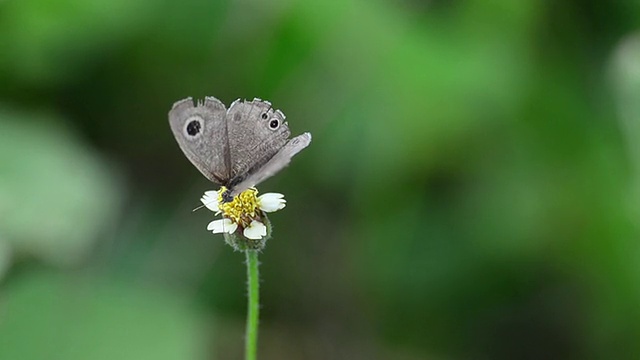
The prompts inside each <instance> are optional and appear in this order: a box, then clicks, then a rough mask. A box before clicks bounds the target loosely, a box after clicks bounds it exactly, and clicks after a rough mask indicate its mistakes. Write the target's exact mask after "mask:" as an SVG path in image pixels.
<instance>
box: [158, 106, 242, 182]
mask: <svg viewBox="0 0 640 360" xmlns="http://www.w3.org/2000/svg"><path fill="white" fill-rule="evenodd" d="M226 112H227V110H226V108H225V106H224V104H223V103H222V102H220V101H219V100H218V99H216V98H214V97H207V98H205V101H204V102H198V104H194V103H193V100H192V99H191V98H190V97H189V98H186V99H183V100H180V101H177V102H176V103H174V104H173V107H172V108H171V111H169V123H170V124H171V130H172V132H173V135H174V136H175V138H176V141H177V142H178V145H179V146H180V149H182V151H183V152H184V154H185V155H186V156H187V158H188V159H189V160H190V161H191V163H192V164H193V165H195V167H196V168H197V169H198V170H200V172H201V173H202V174H203V175H204V176H205V177H206V178H207V179H209V180H211V181H213V182H215V183H218V184H222V185H226V183H227V181H228V180H229V173H230V171H229V169H228V168H227V165H226V162H225V157H228V156H229V150H228V147H227V142H226V128H225V115H226Z"/></svg>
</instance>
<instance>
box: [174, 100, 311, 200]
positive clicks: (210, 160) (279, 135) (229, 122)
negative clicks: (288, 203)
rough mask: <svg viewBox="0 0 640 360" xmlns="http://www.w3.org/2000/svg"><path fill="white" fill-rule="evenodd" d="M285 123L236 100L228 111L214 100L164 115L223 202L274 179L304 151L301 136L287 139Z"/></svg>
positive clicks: (177, 106) (306, 139)
mask: <svg viewBox="0 0 640 360" xmlns="http://www.w3.org/2000/svg"><path fill="white" fill-rule="evenodd" d="M285 119H286V117H285V116H284V114H283V113H282V111H280V110H275V109H273V107H272V106H271V103H270V102H268V101H264V100H261V99H257V98H256V99H253V100H251V101H247V100H242V101H241V100H240V99H238V100H236V101H234V102H233V103H232V104H231V106H229V108H228V109H227V108H226V107H225V106H224V104H223V103H222V102H221V101H220V100H218V99H216V98H215V97H212V96H208V97H205V99H204V101H198V102H197V103H194V102H193V99H192V98H190V97H188V98H186V99H182V100H180V101H177V102H175V103H174V104H173V106H172V107H171V110H170V111H169V124H170V125H171V131H172V132H173V135H174V136H175V138H176V141H177V142H178V145H179V146H180V149H182V151H183V152H184V154H185V156H186V157H187V158H188V159H189V160H190V161H191V163H192V164H193V165H194V166H195V167H196V168H197V169H198V170H200V172H201V173H202V174H203V175H204V176H205V177H206V178H207V179H209V180H210V181H212V182H214V183H216V184H218V185H221V186H224V187H226V188H227V191H226V192H225V193H224V194H223V202H229V201H231V200H232V199H233V197H235V196H236V195H238V194H240V193H242V192H243V191H244V190H247V189H248V188H250V187H253V186H256V185H257V184H258V183H260V182H262V181H264V180H266V179H267V178H269V177H271V176H273V175H275V174H276V173H277V172H278V171H280V170H282V168H284V167H285V166H287V165H288V164H289V162H290V161H291V158H292V157H293V156H294V155H296V154H297V153H299V152H300V151H302V149H304V148H306V147H307V146H309V144H310V143H311V134H310V133H308V132H306V133H304V134H302V135H298V136H296V137H294V138H292V139H289V136H290V135H291V131H290V130H289V126H288V123H287V122H286V121H285Z"/></svg>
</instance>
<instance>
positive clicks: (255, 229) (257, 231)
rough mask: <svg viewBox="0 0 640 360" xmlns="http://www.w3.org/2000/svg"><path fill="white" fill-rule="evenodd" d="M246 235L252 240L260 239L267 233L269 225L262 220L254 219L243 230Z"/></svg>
mask: <svg viewBox="0 0 640 360" xmlns="http://www.w3.org/2000/svg"><path fill="white" fill-rule="evenodd" d="M242 234H243V235H244V237H246V238H247V239H252V240H260V239H262V237H263V236H265V235H267V227H266V226H265V225H264V224H263V223H261V222H260V221H257V220H253V221H251V224H249V226H247V227H246V228H245V229H244V231H243V232H242Z"/></svg>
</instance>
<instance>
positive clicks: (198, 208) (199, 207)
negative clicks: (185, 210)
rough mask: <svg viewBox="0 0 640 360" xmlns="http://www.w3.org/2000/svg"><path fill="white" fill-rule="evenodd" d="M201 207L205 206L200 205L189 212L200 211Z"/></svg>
mask: <svg viewBox="0 0 640 360" xmlns="http://www.w3.org/2000/svg"><path fill="white" fill-rule="evenodd" d="M203 207H205V205H200V206H198V207H197V208H195V209H193V210H191V212H195V211H196V210H200V209H202V208H203Z"/></svg>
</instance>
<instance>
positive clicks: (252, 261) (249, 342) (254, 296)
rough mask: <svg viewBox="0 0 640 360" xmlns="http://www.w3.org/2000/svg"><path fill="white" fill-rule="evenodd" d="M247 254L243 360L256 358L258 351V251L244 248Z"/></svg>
mask: <svg viewBox="0 0 640 360" xmlns="http://www.w3.org/2000/svg"><path fill="white" fill-rule="evenodd" d="M245 252H246V255H247V289H248V296H249V301H248V308H247V330H246V339H245V348H244V349H245V354H244V358H245V360H256V358H257V353H258V316H259V312H260V294H259V286H260V284H259V281H260V278H259V273H258V251H256V250H246V251H245Z"/></svg>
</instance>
